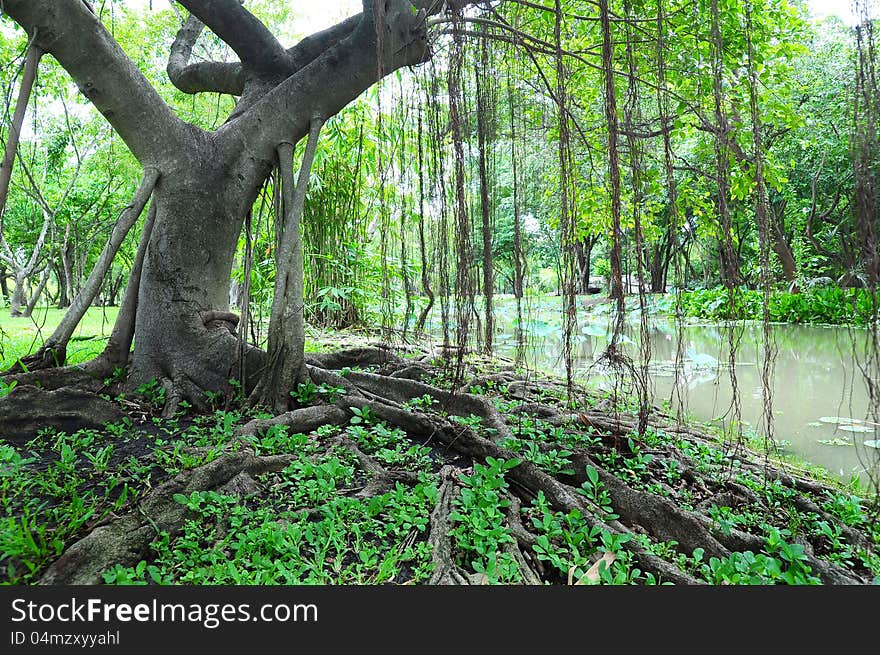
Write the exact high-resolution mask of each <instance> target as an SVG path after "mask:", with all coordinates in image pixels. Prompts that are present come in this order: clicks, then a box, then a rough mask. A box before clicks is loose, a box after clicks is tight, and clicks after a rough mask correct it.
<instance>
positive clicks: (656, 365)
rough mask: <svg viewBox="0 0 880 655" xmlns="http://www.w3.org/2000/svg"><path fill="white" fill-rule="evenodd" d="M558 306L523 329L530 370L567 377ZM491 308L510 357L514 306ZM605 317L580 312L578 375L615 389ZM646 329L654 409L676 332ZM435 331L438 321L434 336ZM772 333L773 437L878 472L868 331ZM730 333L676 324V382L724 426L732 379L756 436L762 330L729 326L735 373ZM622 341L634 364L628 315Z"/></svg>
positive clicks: (501, 349)
mask: <svg viewBox="0 0 880 655" xmlns="http://www.w3.org/2000/svg"><path fill="white" fill-rule="evenodd" d="M559 307H560V303H559V299H558V298H542V299H538V300H531V301H529V302H528V303H526V308H525V313H524V320H523V328H524V331H525V333H526V338H527V345H526V362H527V364H528V365H529V366H530V367H533V368H535V369H539V370H544V371H550V372H556V373H559V374H562V375H564V373H565V368H564V361H563V360H562V329H561V322H560V310H559ZM497 310H498V311H497V312H496V323H497V325H496V328H497V330H496V346H495V349H496V352H497V353H498V354H500V355H503V356H507V357H511V358H512V357H513V356H514V354H515V351H516V312H515V309H514V305H513V300H512V299H511V298H499V299H498V302H497ZM608 310H609V306H608V305H603V306H600V307H595V308H592V309H588V308H583V307H582V308H581V309H580V310H579V312H578V330H577V335H576V337H575V339H574V344H573V358H574V362H575V368H576V377H577V378H578V379H579V380H581V381H584V382H586V383H587V384H588V385H590V386H593V387H596V388H600V389H601V388H610V387H611V386H613V378H612V377H611V375H610V372H609V371H608V370H607V369H603V368H602V367H601V365H599V364H597V360H598V359H599V358H600V357H601V355H602V353H603V352H604V351H605V349H606V348H607V345H608V342H609V338H610V330H609V324H610V317H609V312H608ZM435 320H436V317H435ZM649 323H650V325H649V339H650V343H651V353H652V354H651V359H650V364H649V374H650V382H651V389H652V392H653V396H654V402H655V404H657V405H662V404H663V402H664V401H668V400H670V398H671V397H672V392H673V388H674V384H675V377H676V376H675V370H676V369H675V365H674V362H675V356H676V351H677V344H678V339H677V333H678V330H677V327H676V325H675V322H674V320H673V319H671V318H669V317H663V316H658V317H653V318H651V319H650V321H649ZM471 327H472V328H474V327H475V326H474V325H472V326H471ZM439 328H440V325H439V324H438V323H435V324H434V326H433V331H435V333H436V331H437V330H438V329H439ZM441 331H442V330H441ZM771 333H772V337H771V339H772V343H773V344H774V346H775V349H776V356H775V360H774V366H775V372H774V376H773V379H772V384H771V388H772V406H773V424H774V437H775V439H776V440H777V442H778V443H779V445H780V446H781V447H782V449H783V450H784V451H785V452H790V453H792V454H794V455H797V456H798V457H800V458H802V459H805V460H807V461H809V462H812V463H814V464H818V465H820V466H823V467H825V468H826V469H828V470H829V471H830V472H832V473H833V474H835V475H837V476H839V477H840V478H841V479H843V480H849V479H850V478H851V476H853V475H859V476H860V477H861V478H862V480H863V481H864V482H867V478H868V476H867V475H866V472H872V473H873V474H877V473H880V448H878V446H880V441H878V440H880V432H878V431H880V426H878V425H876V424H873V423H872V422H871V421H870V420H869V418H870V412H869V400H868V393H867V385H866V382H865V376H864V375H863V373H862V370H861V369H860V365H863V364H864V360H865V357H864V354H865V352H867V348H866V346H865V340H866V331H865V330H863V329H858V328H847V327H838V326H804V325H777V324H774V325H771ZM453 334H454V332H453ZM728 334H729V332H728V329H727V328H726V327H725V326H724V325H723V324H713V323H698V324H692V323H686V324H685V325H684V326H683V332H682V336H683V346H684V348H683V352H684V357H683V360H682V362H681V366H680V367H679V369H678V370H679V375H678V378H679V389H680V390H681V395H682V396H683V399H684V402H685V407H686V411H687V412H688V413H689V414H691V415H692V416H693V417H695V418H697V419H699V420H702V421H715V420H718V421H725V422H728V421H730V419H731V418H732V416H733V413H732V410H731V406H732V398H733V392H732V389H733V383H732V377H735V380H736V386H737V389H738V395H739V401H740V407H741V417H742V421H743V423H744V424H745V429H749V428H750V427H752V428H753V429H754V430H755V431H756V432H758V433H759V434H763V432H762V431H761V430H760V429H759V426H760V425H762V421H761V415H762V410H763V405H764V401H763V391H762V382H761V374H762V370H761V369H762V365H763V357H764V355H763V350H764V346H763V327H762V325H761V324H760V323H745V324H743V323H740V324H738V325H737V326H736V333H735V334H737V335H739V339H738V346H737V347H736V364H735V367H734V372H735V376H731V374H730V367H729V365H728V350H729V348H728V343H729V336H728ZM625 335H626V337H625V339H624V341H625V342H626V345H625V348H626V349H627V350H628V352H629V353H630V354H631V356H633V357H634V358H635V357H637V352H638V340H639V322H638V315H637V313H635V312H630V313H629V315H628V317H627V321H626V329H625Z"/></svg>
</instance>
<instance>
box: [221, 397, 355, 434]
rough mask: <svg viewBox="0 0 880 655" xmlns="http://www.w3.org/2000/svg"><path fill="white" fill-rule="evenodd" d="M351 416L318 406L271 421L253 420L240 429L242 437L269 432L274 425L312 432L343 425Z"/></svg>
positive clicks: (339, 410) (329, 407) (286, 413)
mask: <svg viewBox="0 0 880 655" xmlns="http://www.w3.org/2000/svg"><path fill="white" fill-rule="evenodd" d="M348 417H349V414H348V413H347V412H345V411H344V410H342V409H340V408H339V407H335V406H333V405H316V406H314V407H303V408H301V409H294V410H292V411H290V412H285V413H284V414H279V415H278V416H275V417H273V418H269V419H253V420H252V421H248V422H247V423H246V424H245V425H243V426H242V427H240V428H239V429H238V431H237V433H238V434H239V435H241V436H254V435H256V434H258V433H260V432H264V431H266V430H268V429H269V428H270V427H271V426H273V425H283V426H285V427H287V428H289V430H290V431H291V432H311V431H312V430H316V429H317V428H319V427H320V426H322V425H342V424H343V423H345V422H346V421H347V420H348Z"/></svg>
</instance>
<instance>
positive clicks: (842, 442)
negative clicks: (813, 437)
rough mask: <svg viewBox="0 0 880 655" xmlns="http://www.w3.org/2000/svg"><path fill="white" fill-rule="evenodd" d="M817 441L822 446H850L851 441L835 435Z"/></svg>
mask: <svg viewBox="0 0 880 655" xmlns="http://www.w3.org/2000/svg"><path fill="white" fill-rule="evenodd" d="M817 441H818V442H819V443H820V444H822V445H823V446H852V442H851V441H847V440H846V439H841V438H840V437H835V438H834V439H818V440H817Z"/></svg>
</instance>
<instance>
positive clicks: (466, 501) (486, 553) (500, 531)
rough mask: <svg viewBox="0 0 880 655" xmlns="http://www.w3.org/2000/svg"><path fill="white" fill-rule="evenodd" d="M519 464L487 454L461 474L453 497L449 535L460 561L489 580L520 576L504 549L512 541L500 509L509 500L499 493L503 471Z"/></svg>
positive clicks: (514, 579)
mask: <svg viewBox="0 0 880 655" xmlns="http://www.w3.org/2000/svg"><path fill="white" fill-rule="evenodd" d="M519 464H520V460H516V459H511V460H503V459H495V458H494V457H487V458H486V465H483V464H474V472H473V475H465V476H462V478H461V481H462V483H463V485H464V487H463V488H462V490H461V493H460V494H459V496H458V498H456V499H455V501H453V506H454V507H455V509H454V511H453V512H452V513H451V514H450V518H451V519H452V521H453V525H454V527H453V529H452V532H451V535H452V536H453V537H454V538H455V542H456V544H457V546H458V548H459V549H460V550H461V552H462V554H463V557H464V560H465V561H464V563H465V564H466V565H467V566H469V567H470V568H471V569H473V570H474V571H476V572H477V573H482V574H484V575H485V576H486V578H487V580H488V581H489V583H491V584H495V583H499V582H501V583H511V582H518V581H520V580H521V579H522V578H521V575H522V574H521V573H520V570H519V565H518V564H517V562H516V560H515V559H514V557H513V556H512V555H511V554H510V553H509V552H505V550H504V544H511V543H513V537H512V536H511V534H510V530H509V529H508V528H507V527H506V526H505V525H504V522H505V513H504V509H505V508H507V507H508V506H509V504H510V503H509V501H508V500H507V499H506V498H504V496H503V494H504V492H505V491H506V490H507V489H508V483H507V481H506V480H505V479H504V474H505V472H506V471H509V470H510V469H512V468H514V467H516V466H519Z"/></svg>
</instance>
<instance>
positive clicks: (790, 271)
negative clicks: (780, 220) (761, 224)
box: [770, 222, 797, 282]
mask: <svg viewBox="0 0 880 655" xmlns="http://www.w3.org/2000/svg"><path fill="white" fill-rule="evenodd" d="M770 238H771V243H772V245H773V251H774V252H775V253H776V255H777V256H778V257H779V263H780V264H781V265H782V274H783V275H784V276H785V280H786V282H795V281H796V280H797V261H795V258H794V252H792V249H791V245H790V244H789V243H788V240H787V239H786V238H785V234H783V232H782V230H781V229H780V228H779V226H778V225H777V224H776V223H775V222H772V224H771V226H770Z"/></svg>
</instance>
